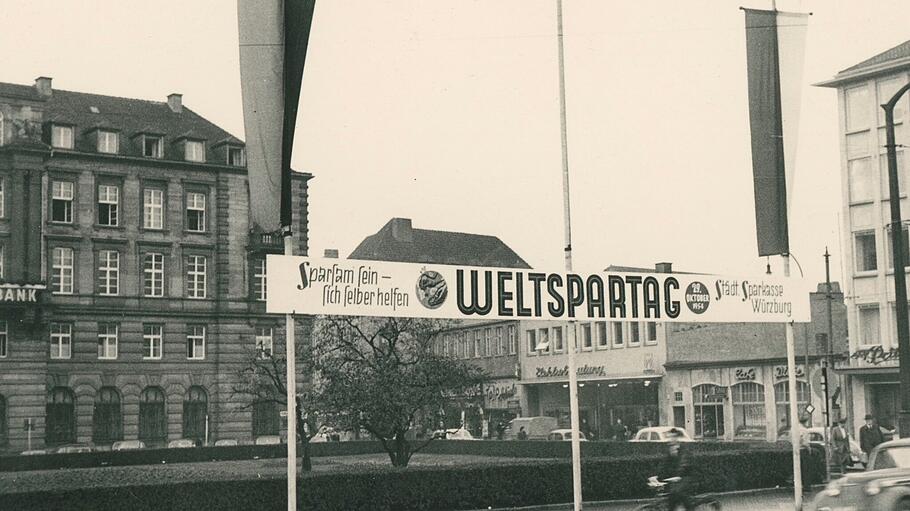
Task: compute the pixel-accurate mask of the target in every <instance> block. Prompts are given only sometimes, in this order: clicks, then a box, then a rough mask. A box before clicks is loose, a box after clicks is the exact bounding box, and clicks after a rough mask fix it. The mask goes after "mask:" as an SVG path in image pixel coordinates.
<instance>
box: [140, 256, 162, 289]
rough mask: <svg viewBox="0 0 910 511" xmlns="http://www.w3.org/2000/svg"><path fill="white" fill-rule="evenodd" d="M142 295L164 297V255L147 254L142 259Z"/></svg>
mask: <svg viewBox="0 0 910 511" xmlns="http://www.w3.org/2000/svg"><path fill="white" fill-rule="evenodd" d="M142 295H143V296H148V297H158V298H160V297H162V296H164V254H160V253H157V252H148V253H146V254H145V255H144V256H143V257H142Z"/></svg>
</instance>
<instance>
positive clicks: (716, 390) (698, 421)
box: [692, 383, 726, 438]
mask: <svg viewBox="0 0 910 511" xmlns="http://www.w3.org/2000/svg"><path fill="white" fill-rule="evenodd" d="M724 396H726V392H725V389H724V388H723V387H720V386H718V385H713V384H710V383H706V384H703V385H698V386H696V387H694V388H693V389H692V403H693V405H694V406H693V408H694V411H695V437H696V438H723V436H724Z"/></svg>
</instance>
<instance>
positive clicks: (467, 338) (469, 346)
mask: <svg viewBox="0 0 910 511" xmlns="http://www.w3.org/2000/svg"><path fill="white" fill-rule="evenodd" d="M459 337H460V338H461V342H462V343H463V344H464V358H474V355H475V353H474V342H473V341H472V340H471V339H472V337H471V332H462V333H461V334H459Z"/></svg>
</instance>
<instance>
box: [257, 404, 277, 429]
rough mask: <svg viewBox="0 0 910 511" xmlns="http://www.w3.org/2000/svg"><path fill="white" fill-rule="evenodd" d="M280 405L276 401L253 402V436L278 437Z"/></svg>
mask: <svg viewBox="0 0 910 511" xmlns="http://www.w3.org/2000/svg"><path fill="white" fill-rule="evenodd" d="M279 420H280V419H279V414H278V404H277V403H275V402H274V401H254V402H253V436H254V437H257V436H261V435H277V434H278V432H279Z"/></svg>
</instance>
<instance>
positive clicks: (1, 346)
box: [0, 321, 9, 420]
mask: <svg viewBox="0 0 910 511" xmlns="http://www.w3.org/2000/svg"><path fill="white" fill-rule="evenodd" d="M8 349H9V323H7V322H6V321H0V358H6V356H7V355H8V354H9V352H8V351H7V350H8ZM2 419H3V417H0V420H2Z"/></svg>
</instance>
